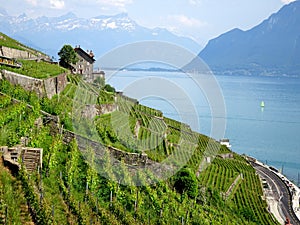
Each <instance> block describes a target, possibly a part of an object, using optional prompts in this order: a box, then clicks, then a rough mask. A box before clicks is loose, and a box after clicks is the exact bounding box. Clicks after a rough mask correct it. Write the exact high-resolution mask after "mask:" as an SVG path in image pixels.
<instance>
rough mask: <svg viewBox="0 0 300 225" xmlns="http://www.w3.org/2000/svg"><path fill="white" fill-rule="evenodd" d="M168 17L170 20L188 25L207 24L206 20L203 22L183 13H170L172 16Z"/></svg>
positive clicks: (199, 25)
mask: <svg viewBox="0 0 300 225" xmlns="http://www.w3.org/2000/svg"><path fill="white" fill-rule="evenodd" d="M168 19H169V20H170V21H174V22H175V23H178V24H179V25H183V26H186V27H202V26H205V25H206V23H205V22H202V21H200V20H197V19H195V18H191V17H187V16H185V15H182V14H181V15H170V16H168Z"/></svg>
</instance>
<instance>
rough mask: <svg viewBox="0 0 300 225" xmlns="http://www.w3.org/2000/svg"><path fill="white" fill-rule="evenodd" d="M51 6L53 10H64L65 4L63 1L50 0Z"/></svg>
mask: <svg viewBox="0 0 300 225" xmlns="http://www.w3.org/2000/svg"><path fill="white" fill-rule="evenodd" d="M50 5H51V8H53V9H63V8H64V7H65V2H64V1H63V0H50Z"/></svg>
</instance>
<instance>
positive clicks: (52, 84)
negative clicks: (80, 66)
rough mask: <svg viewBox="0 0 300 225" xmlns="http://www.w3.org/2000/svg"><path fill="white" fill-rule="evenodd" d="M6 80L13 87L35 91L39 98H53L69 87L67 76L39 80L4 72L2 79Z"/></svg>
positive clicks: (61, 75) (0, 77) (2, 72)
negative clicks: (17, 86)
mask: <svg viewBox="0 0 300 225" xmlns="http://www.w3.org/2000/svg"><path fill="white" fill-rule="evenodd" d="M2 78H5V79H6V80H8V81H9V82H10V83H12V84H13V85H20V86H22V87H23V88H24V89H25V90H27V91H34V92H36V93H37V95H38V96H39V97H44V96H47V97H48V98H52V97H53V96H54V95H55V94H59V93H60V92H62V91H63V90H64V89H65V87H66V86H67V75H66V74H65V73H64V74H60V75H58V76H55V77H50V78H48V79H37V78H32V77H28V76H25V75H22V74H18V73H14V72H11V71H7V70H2V71H1V75H0V79H2Z"/></svg>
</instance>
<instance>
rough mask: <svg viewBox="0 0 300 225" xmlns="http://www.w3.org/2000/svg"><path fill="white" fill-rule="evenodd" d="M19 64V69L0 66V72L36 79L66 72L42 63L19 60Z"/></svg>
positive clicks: (52, 65) (58, 67)
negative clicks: (20, 65) (6, 71)
mask: <svg viewBox="0 0 300 225" xmlns="http://www.w3.org/2000/svg"><path fill="white" fill-rule="evenodd" d="M19 62H21V63H22V67H21V68H11V67H9V66H4V65H0V70H1V69H5V70H8V71H12V72H15V73H19V74H23V75H26V76H29V77H33V78H38V79H45V78H49V77H53V76H56V75H59V74H62V73H65V72H67V70H65V69H64V68H62V67H60V66H58V65H55V64H51V63H48V62H44V61H40V62H37V61H35V60H19Z"/></svg>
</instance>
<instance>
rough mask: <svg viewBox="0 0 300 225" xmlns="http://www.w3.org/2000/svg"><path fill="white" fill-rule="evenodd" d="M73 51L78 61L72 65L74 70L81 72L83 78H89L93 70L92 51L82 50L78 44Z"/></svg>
mask: <svg viewBox="0 0 300 225" xmlns="http://www.w3.org/2000/svg"><path fill="white" fill-rule="evenodd" d="M74 50H75V52H76V54H77V57H78V62H77V63H76V65H74V72H75V73H77V74H82V75H83V76H84V77H85V78H91V77H92V75H93V70H94V62H95V61H96V60H95V59H94V53H93V52H92V50H91V51H84V50H83V49H82V48H80V46H76V47H75V49H74Z"/></svg>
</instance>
